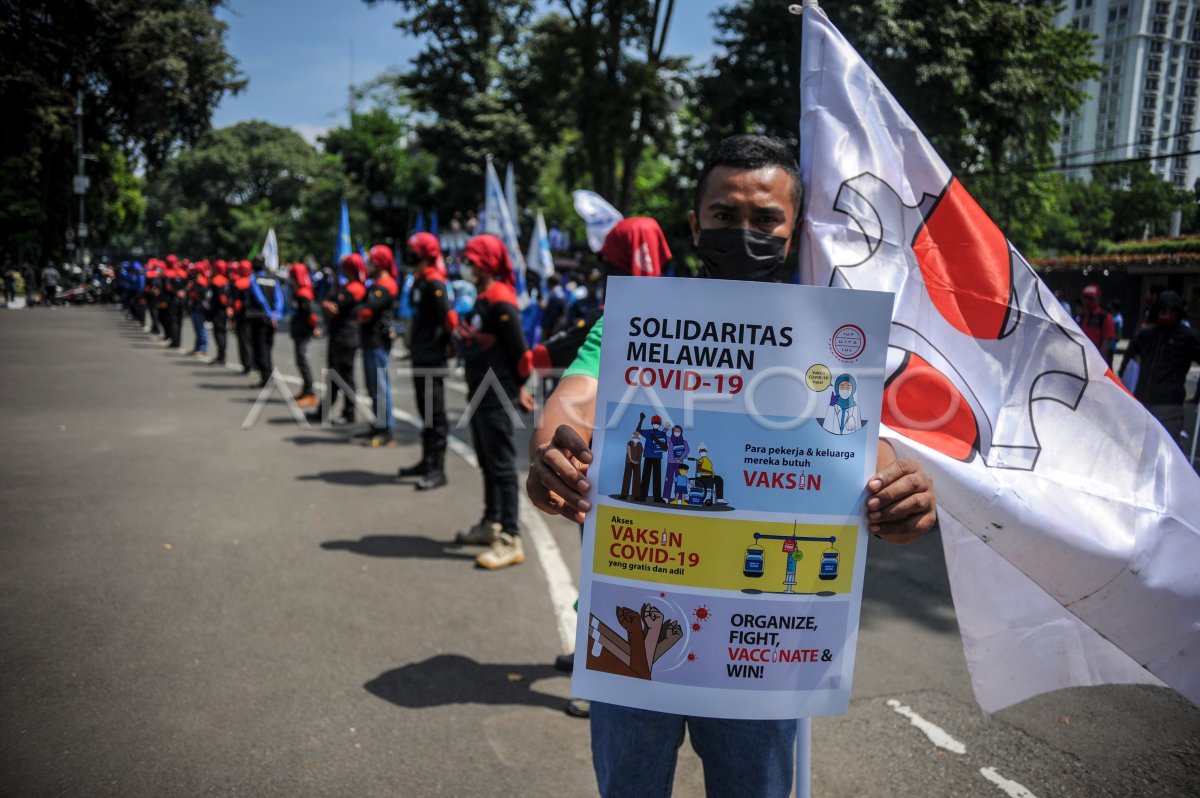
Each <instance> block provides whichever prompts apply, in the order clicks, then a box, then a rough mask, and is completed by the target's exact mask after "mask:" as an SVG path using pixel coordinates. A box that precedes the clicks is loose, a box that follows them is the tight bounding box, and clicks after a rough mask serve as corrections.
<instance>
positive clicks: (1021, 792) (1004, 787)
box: [979, 768, 1037, 798]
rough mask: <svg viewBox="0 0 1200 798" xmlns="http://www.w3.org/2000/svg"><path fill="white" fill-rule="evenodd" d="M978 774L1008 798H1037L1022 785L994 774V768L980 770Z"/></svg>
mask: <svg viewBox="0 0 1200 798" xmlns="http://www.w3.org/2000/svg"><path fill="white" fill-rule="evenodd" d="M979 773H980V774H981V775H982V776H983V777H984V778H985V779H987V780H988V781H990V782H991V783H992V784H995V785H996V786H997V787H999V788H1000V790H1001V792H1003V793H1004V794H1005V795H1007V796H1009V798H1037V796H1036V795H1034V794H1033V793H1031V792H1030V791H1029V790H1028V789H1027V788H1026V787H1025V786H1024V785H1022V784H1018V783H1017V782H1015V781H1012V780H1011V779H1006V778H1004V777H1003V776H1001V775H1000V774H999V773H997V772H996V769H995V768H980V769H979Z"/></svg>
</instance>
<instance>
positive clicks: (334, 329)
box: [309, 252, 367, 424]
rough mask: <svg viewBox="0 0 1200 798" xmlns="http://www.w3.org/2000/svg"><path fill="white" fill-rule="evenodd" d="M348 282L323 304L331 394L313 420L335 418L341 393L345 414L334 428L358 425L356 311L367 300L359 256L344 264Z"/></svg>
mask: <svg viewBox="0 0 1200 798" xmlns="http://www.w3.org/2000/svg"><path fill="white" fill-rule="evenodd" d="M340 266H341V270H342V277H343V278H344V282H342V283H341V284H339V285H338V288H337V290H336V291H335V292H334V293H333V295H332V296H331V297H329V298H327V299H325V300H324V301H323V302H321V308H322V309H323V310H324V311H325V326H326V328H327V330H328V333H329V336H328V337H329V348H328V349H327V350H326V355H327V365H328V377H329V382H328V386H327V388H328V390H326V392H325V403H324V404H323V405H322V406H321V407H320V408H318V409H317V410H316V411H314V413H313V414H311V415H310V416H309V420H310V421H316V422H322V421H324V419H325V418H328V417H330V416H332V414H333V405H334V403H335V402H337V397H338V393H339V392H341V393H342V394H343V397H344V399H343V402H342V414H341V416H340V417H339V418H338V419H336V420H335V419H333V418H330V419H329V420H330V423H333V424H353V423H354V411H355V406H354V400H355V395H354V394H355V390H356V387H355V382H354V353H355V352H357V351H358V342H359V332H358V319H357V317H356V316H355V313H354V309H355V308H356V307H358V305H359V304H360V303H361V302H362V301H363V299H365V298H366V296H367V287H366V285H364V284H363V283H364V282H365V280H366V279H367V274H366V266H365V265H364V264H363V259H362V256H361V255H359V254H358V253H357V252H354V253H351V254H349V255H346V256H345V257H343V258H342V262H341V264H340Z"/></svg>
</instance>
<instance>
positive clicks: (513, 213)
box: [504, 163, 521, 229]
mask: <svg viewBox="0 0 1200 798" xmlns="http://www.w3.org/2000/svg"><path fill="white" fill-rule="evenodd" d="M504 202H505V203H506V204H507V205H508V216H509V218H510V219H512V220H513V224H514V225H516V226H517V228H518V229H520V225H521V221H520V220H521V211H520V210H519V209H518V208H517V180H516V178H515V177H514V176H513V165H512V164H511V163H510V164H509V165H508V166H506V167H504Z"/></svg>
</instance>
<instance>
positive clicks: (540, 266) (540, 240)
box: [525, 211, 554, 287]
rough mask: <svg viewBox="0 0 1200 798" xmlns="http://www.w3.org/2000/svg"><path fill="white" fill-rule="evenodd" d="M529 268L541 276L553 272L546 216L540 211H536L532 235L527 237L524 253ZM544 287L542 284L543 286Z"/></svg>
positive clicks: (544, 276)
mask: <svg viewBox="0 0 1200 798" xmlns="http://www.w3.org/2000/svg"><path fill="white" fill-rule="evenodd" d="M525 262H526V263H528V264H529V270H530V271H532V272H534V273H536V274H537V275H539V276H540V277H541V278H542V282H543V283H544V282H545V280H546V278H547V277H549V276H550V275H552V274H554V256H553V255H551V254H550V235H549V234H548V233H547V232H546V217H544V216H543V215H542V212H541V211H538V212H537V220H536V221H535V222H534V223H533V235H531V236H530V237H529V252H528V253H527V254H526V255H525ZM543 287H544V286H543Z"/></svg>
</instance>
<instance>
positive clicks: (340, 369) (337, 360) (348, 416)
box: [326, 341, 358, 421]
mask: <svg viewBox="0 0 1200 798" xmlns="http://www.w3.org/2000/svg"><path fill="white" fill-rule="evenodd" d="M357 351H358V349H357V348H356V347H353V346H346V345H345V344H339V343H337V342H335V341H330V342H329V353H328V354H329V361H328V362H329V374H328V375H327V383H328V386H329V391H328V396H327V399H326V401H327V402H328V404H327V405H326V407H327V408H328V412H329V414H330V415H331V416H332V415H333V405H334V403H335V402H337V398H338V393H341V394H342V397H343V400H342V418H344V419H345V420H346V421H354V400H355V393H357V391H358V387H357V386H356V385H355V384H354V353H355V352H357ZM335 378H340V382H339V379H335ZM341 383H345V387H344V388H343V387H342V384H341Z"/></svg>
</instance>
